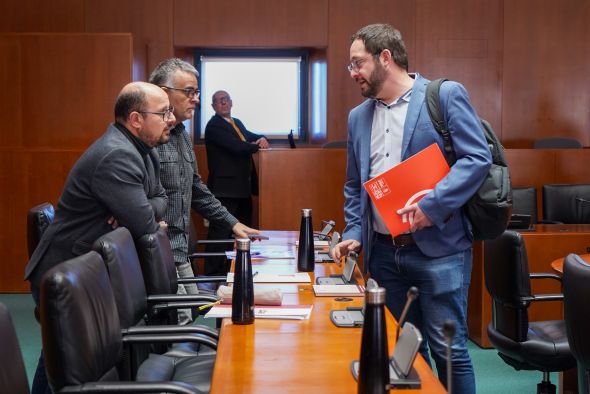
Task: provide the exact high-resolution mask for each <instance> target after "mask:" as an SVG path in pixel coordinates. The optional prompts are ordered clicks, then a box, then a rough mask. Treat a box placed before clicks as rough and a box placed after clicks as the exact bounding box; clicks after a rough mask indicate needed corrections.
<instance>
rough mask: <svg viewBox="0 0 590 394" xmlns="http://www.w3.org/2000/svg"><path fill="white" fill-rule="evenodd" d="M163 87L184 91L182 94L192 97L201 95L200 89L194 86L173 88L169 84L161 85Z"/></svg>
mask: <svg viewBox="0 0 590 394" xmlns="http://www.w3.org/2000/svg"><path fill="white" fill-rule="evenodd" d="M162 87H163V88H166V89H170V90H178V91H180V92H182V93H184V95H185V96H186V97H188V98H193V97H197V98H198V97H199V96H200V95H201V91H200V90H199V89H195V88H185V89H180V88H173V87H170V86H162Z"/></svg>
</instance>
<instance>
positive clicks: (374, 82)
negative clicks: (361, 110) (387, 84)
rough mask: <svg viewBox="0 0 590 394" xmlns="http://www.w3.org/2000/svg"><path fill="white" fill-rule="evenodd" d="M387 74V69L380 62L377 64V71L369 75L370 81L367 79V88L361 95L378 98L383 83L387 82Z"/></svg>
mask: <svg viewBox="0 0 590 394" xmlns="http://www.w3.org/2000/svg"><path fill="white" fill-rule="evenodd" d="M385 78H386V73H385V68H384V67H383V66H382V65H381V63H379V62H375V69H374V70H373V72H372V73H371V75H369V79H367V88H366V89H365V90H362V91H361V94H362V95H363V96H364V97H367V98H376V97H377V94H378V93H379V92H380V91H381V88H382V87H383V82H384V81H385Z"/></svg>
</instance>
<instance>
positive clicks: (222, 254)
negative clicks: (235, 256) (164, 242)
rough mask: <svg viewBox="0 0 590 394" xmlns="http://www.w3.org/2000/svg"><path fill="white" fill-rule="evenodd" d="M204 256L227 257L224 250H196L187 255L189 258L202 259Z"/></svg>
mask: <svg viewBox="0 0 590 394" xmlns="http://www.w3.org/2000/svg"><path fill="white" fill-rule="evenodd" d="M205 257H227V255H226V254H225V252H198V253H191V254H189V255H188V258H189V259H191V260H192V259H204V258H205Z"/></svg>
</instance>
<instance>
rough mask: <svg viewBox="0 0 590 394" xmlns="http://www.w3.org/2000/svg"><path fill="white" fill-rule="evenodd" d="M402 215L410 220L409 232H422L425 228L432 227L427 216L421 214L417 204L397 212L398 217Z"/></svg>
mask: <svg viewBox="0 0 590 394" xmlns="http://www.w3.org/2000/svg"><path fill="white" fill-rule="evenodd" d="M404 213H405V214H407V215H408V217H409V218H410V223H411V224H410V231H411V232H413V233H414V232H416V231H418V230H422V229H423V228H425V227H430V226H432V222H431V221H430V219H429V218H428V216H426V215H425V214H424V212H422V210H421V209H420V207H419V206H418V204H412V205H410V206H408V207H406V208H402V209H400V210H398V211H397V214H398V215H403V214H404Z"/></svg>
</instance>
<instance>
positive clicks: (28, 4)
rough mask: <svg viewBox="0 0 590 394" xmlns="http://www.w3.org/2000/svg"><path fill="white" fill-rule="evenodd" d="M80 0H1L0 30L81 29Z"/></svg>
mask: <svg viewBox="0 0 590 394" xmlns="http://www.w3.org/2000/svg"><path fill="white" fill-rule="evenodd" d="M83 9H84V3H83V1H82V0H53V1H45V0H2V1H1V2H0V32H14V33H24V32H45V33H49V32H72V33H73V32H82V31H84V17H83Z"/></svg>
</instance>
